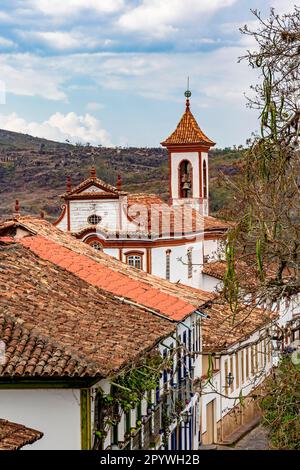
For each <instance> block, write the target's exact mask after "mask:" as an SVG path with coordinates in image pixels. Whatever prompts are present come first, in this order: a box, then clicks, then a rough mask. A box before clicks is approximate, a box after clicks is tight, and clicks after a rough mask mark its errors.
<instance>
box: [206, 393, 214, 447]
mask: <svg viewBox="0 0 300 470" xmlns="http://www.w3.org/2000/svg"><path fill="white" fill-rule="evenodd" d="M215 402H216V400H212V401H210V402H209V403H208V404H207V405H206V434H207V442H206V443H207V444H213V443H214V441H215Z"/></svg>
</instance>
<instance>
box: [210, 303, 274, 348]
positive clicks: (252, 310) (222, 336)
mask: <svg viewBox="0 0 300 470" xmlns="http://www.w3.org/2000/svg"><path fill="white" fill-rule="evenodd" d="M201 312H203V313H206V314H207V315H208V316H209V317H210V318H207V319H206V318H204V319H203V320H202V347H203V351H205V352H216V351H221V350H225V349H226V348H228V347H229V346H232V345H233V344H235V343H237V342H238V341H241V340H245V339H247V337H249V336H250V335H251V334H252V333H254V332H255V331H256V330H258V329H260V328H262V327H263V326H264V325H266V324H267V323H269V322H270V321H271V320H273V319H275V318H276V317H277V314H276V313H273V312H270V311H267V310H263V309H261V308H257V307H254V306H251V305H240V307H239V309H238V311H237V313H236V314H235V321H234V322H233V313H232V312H231V310H230V308H229V306H228V304H227V303H226V302H225V301H224V299H222V298H221V297H220V296H219V297H217V298H215V299H214V301H213V302H210V303H208V304H207V306H206V307H202V308H201Z"/></svg>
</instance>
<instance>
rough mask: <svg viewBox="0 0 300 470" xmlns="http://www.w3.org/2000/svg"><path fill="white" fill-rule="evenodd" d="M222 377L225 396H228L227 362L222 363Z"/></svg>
mask: <svg viewBox="0 0 300 470" xmlns="http://www.w3.org/2000/svg"><path fill="white" fill-rule="evenodd" d="M224 372H225V373H224V376H225V395H228V388H229V387H228V360H227V359H226V360H225V362H224Z"/></svg>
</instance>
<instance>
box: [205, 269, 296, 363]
mask: <svg viewBox="0 0 300 470" xmlns="http://www.w3.org/2000/svg"><path fill="white" fill-rule="evenodd" d="M254 265H255V264H253V265H251V266H250V265H249V263H246V262H245V261H238V262H237V263H236V270H237V273H238V274H239V278H240V279H241V281H240V284H241V285H240V289H241V293H242V291H243V285H244V284H247V287H248V288H247V291H248V290H249V286H250V294H249V293H248V294H247V295H245V301H247V302H249V301H251V302H254V303H255V304H257V305H258V306H261V307H262V308H265V307H267V308H268V310H270V311H272V312H274V313H275V314H276V332H275V333H276V334H274V340H273V346H272V349H273V355H274V356H275V355H276V353H277V354H279V353H280V351H283V350H284V348H285V347H287V346H288V345H289V344H290V343H292V342H293V341H295V340H299V339H300V295H299V294H295V295H293V296H291V297H290V298H289V299H286V300H284V299H281V300H280V301H274V302H271V303H270V302H269V304H268V305H267V306H266V305H265V302H262V301H260V299H257V298H256V295H257V294H256V289H255V286H256V285H257V283H258V282H259V280H258V273H257V272H256V269H255V268H254ZM226 269H227V265H226V262H225V261H222V260H219V261H211V262H208V263H205V264H204V266H203V270H202V288H203V289H205V291H208V292H218V291H219V290H220V289H222V286H223V279H224V276H225V273H226ZM265 272H266V276H267V277H269V278H271V277H272V278H274V277H275V276H276V273H275V271H274V266H273V265H270V266H267V267H265ZM290 274H292V273H290V272H289V270H288V268H286V269H285V275H287V276H288V275H290ZM251 287H254V289H253V291H254V298H252V297H253V296H252V295H251ZM249 295H251V299H250V297H249ZM275 338H277V339H275Z"/></svg>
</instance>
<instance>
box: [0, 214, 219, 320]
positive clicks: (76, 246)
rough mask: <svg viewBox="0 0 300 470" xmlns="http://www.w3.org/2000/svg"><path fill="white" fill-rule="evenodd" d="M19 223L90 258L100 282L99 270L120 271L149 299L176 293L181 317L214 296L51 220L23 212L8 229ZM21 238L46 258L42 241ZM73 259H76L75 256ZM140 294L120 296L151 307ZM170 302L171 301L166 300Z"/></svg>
mask: <svg viewBox="0 0 300 470" xmlns="http://www.w3.org/2000/svg"><path fill="white" fill-rule="evenodd" d="M18 226H20V227H21V228H25V229H26V230H29V231H30V233H33V234H34V233H36V234H38V235H36V237H43V238H45V239H47V240H48V243H50V242H54V243H55V244H56V245H57V248H56V249H59V250H60V247H64V248H66V249H67V251H66V253H67V254H68V257H69V256H71V257H73V256H75V255H76V254H78V255H81V256H80V258H77V259H76V262H79V263H82V262H83V263H84V265H85V266H88V265H87V264H86V263H87V262H88V261H90V264H89V268H88V269H90V266H91V267H92V269H93V270H94V275H95V277H97V275H98V277H99V282H102V280H101V279H100V277H101V273H102V272H105V273H106V274H107V273H109V274H110V275H113V276H115V275H116V274H118V275H122V276H121V277H120V278H119V279H120V280H121V282H123V281H124V282H125V283H126V284H124V288H126V286H127V285H128V284H127V283H128V282H131V281H135V282H136V283H135V284H132V285H133V286H135V287H138V286H139V287H141V288H142V290H143V289H145V290H147V292H148V294H149V298H150V299H151V294H152V295H153V294H154V293H155V294H158V291H159V293H164V294H168V295H169V297H165V299H166V300H168V303H169V300H171V299H170V297H175V298H174V299H173V301H174V303H175V302H176V301H177V300H179V301H181V302H183V307H184V308H183V311H182V318H184V317H185V316H186V315H187V314H186V311H187V310H188V309H190V312H191V311H192V310H194V309H195V308H198V307H199V306H201V305H203V304H205V303H206V302H208V301H209V300H211V299H212V298H213V295H212V294H210V293H209V292H206V291H202V290H199V289H193V288H191V287H188V286H185V285H181V284H173V283H171V282H169V281H166V280H164V279H162V278H160V277H157V276H154V275H152V274H148V273H146V272H144V271H142V270H139V269H135V268H132V267H131V266H128V265H127V264H125V263H122V262H120V261H119V260H117V259H115V258H113V257H111V256H109V255H107V254H105V253H103V252H99V251H97V250H95V249H94V248H92V247H91V246H89V245H87V244H86V243H82V242H81V241H79V240H76V239H75V238H74V237H73V236H71V235H70V234H68V233H65V232H63V231H61V230H59V229H58V228H56V227H54V226H53V225H52V224H50V223H49V222H47V221H46V220H44V219H38V218H35V217H30V216H23V217H20V218H18V219H17V220H15V221H14V227H12V226H10V227H11V230H14V231H16V228H17V227H18ZM4 231H5V229H4ZM1 232H2V226H1V225H0V236H1ZM22 240H23V241H22ZM26 240H28V241H26ZM20 242H22V243H27V244H28V245H31V246H32V248H33V247H35V249H36V250H39V251H41V253H42V252H44V255H45V256H46V257H47V259H48V256H49V257H51V256H52V254H51V253H49V250H48V252H47V250H45V249H44V248H43V243H42V242H41V241H40V240H39V241H38V240H37V241H36V242H35V241H34V237H32V238H31V237H29V238H27V237H25V238H23V239H21V240H20ZM60 253H61V252H60ZM60 258H61V257H60ZM73 259H74V260H75V257H74V258H73ZM53 260H54V261H53V262H56V259H55V258H53ZM57 261H58V262H61V263H63V261H62V259H60V260H59V258H57ZM91 261H93V262H94V263H96V264H94V263H92V262H91ZM66 263H67V264H68V266H69V267H71V269H73V268H75V269H77V268H76V266H72V265H71V263H70V258H68V260H67V261H66ZM61 266H63V264H61ZM104 268H109V271H104ZM79 274H80V273H79V271H78V273H76V275H77V276H78V275H79ZM82 275H84V273H82ZM103 281H104V279H103ZM106 281H107V282H109V279H107V280H106ZM88 282H89V279H88ZM95 282H97V281H95ZM139 283H142V284H139ZM113 284H114V285H115V287H117V288H121V286H120V285H117V284H116V283H113ZM103 288H104V287H103ZM113 288H114V287H113V286H112V289H113ZM104 289H105V290H106V291H108V290H109V289H108V287H105V288H104ZM150 291H151V292H150ZM114 293H115V292H114ZM135 294H137V295H138V296H139V298H138V297H136V296H135ZM116 295H122V294H116ZM141 295H142V293H141V292H140V291H137V292H134V291H132V292H130V291H129V290H128V289H127V295H126V292H125V294H123V295H122V296H123V297H126V296H127V297H128V298H130V299H131V300H133V301H138V300H140V301H141V302H142V304H143V305H144V306H146V307H149V308H154V304H153V303H152V302H154V300H152V301H151V300H150V302H151V306H150V304H148V302H147V301H146V300H147V299H145V300H143V299H141V298H140V296H141ZM173 301H172V302H173ZM161 305H162V307H164V306H163V303H162V302H161ZM169 305H171V304H170V303H169ZM179 305H182V304H179ZM187 305H189V307H188V309H187V310H185V309H186V307H187ZM175 307H178V304H177V305H175ZM155 309H156V310H157V311H158V312H160V313H162V314H166V315H168V316H170V315H172V312H174V313H175V310H177V308H174V309H172V310H171V312H170V311H169V309H164V308H162V309H160V306H159V304H158V303H157V304H156V307H155ZM177 313H178V311H177ZM174 320H175V318H174Z"/></svg>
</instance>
